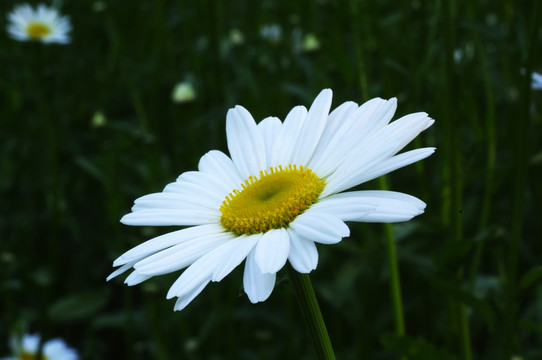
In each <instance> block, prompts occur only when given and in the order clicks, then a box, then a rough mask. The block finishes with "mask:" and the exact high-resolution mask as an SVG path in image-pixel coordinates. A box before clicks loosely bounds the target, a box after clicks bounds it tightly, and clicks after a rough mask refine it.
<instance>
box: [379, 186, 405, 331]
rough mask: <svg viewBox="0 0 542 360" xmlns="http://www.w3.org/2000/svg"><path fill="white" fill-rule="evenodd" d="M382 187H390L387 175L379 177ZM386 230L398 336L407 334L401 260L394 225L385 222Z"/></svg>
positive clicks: (383, 188) (392, 297)
mask: <svg viewBox="0 0 542 360" xmlns="http://www.w3.org/2000/svg"><path fill="white" fill-rule="evenodd" d="M379 182H380V188H381V189H382V190H387V189H388V184H387V182H386V177H385V176H381V177H380V179H379ZM384 229H385V231H386V247H387V248H388V262H389V267H390V290H391V299H392V303H393V316H394V318H395V333H396V334H397V335H398V336H403V335H405V320H404V316H403V301H402V295H401V280H400V278H399V262H398V261H397V247H396V246H395V236H394V234H393V225H392V224H384Z"/></svg>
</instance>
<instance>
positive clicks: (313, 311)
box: [288, 264, 335, 360]
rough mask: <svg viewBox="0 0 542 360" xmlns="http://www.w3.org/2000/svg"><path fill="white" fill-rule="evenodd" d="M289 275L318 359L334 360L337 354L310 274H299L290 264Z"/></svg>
mask: <svg viewBox="0 0 542 360" xmlns="http://www.w3.org/2000/svg"><path fill="white" fill-rule="evenodd" d="M288 274H289V276H290V280H291V281H292V285H293V286H294V289H295V295H296V298H297V302H298V304H299V308H300V310H301V313H302V314H303V319H304V320H305V324H307V328H308V329H309V331H310V335H311V338H312V342H313V344H314V349H315V350H316V354H317V355H318V359H322V360H331V359H333V360H334V359H335V354H334V353H333V347H332V346H331V341H330V340H329V335H328V333H327V329H326V324H325V323H324V318H323V317H322V313H321V312H320V307H319V306H318V301H317V300H316V295H315V294H314V289H313V288H312V284H311V280H310V278H309V274H301V273H298V272H297V271H295V270H294V268H292V266H291V265H290V264H288Z"/></svg>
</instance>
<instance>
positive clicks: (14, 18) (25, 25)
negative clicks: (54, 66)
mask: <svg viewBox="0 0 542 360" xmlns="http://www.w3.org/2000/svg"><path fill="white" fill-rule="evenodd" d="M8 21H9V22H8V26H7V31H8V33H9V35H10V36H11V37H12V38H13V39H15V40H20V41H41V42H43V43H46V44H49V43H58V44H67V43H69V42H70V35H69V32H70V30H71V24H70V20H69V18H68V17H67V16H60V14H59V13H58V11H57V10H56V9H54V8H52V7H48V6H46V5H44V4H39V5H38V6H37V8H36V9H33V8H32V7H31V6H30V5H28V4H22V5H18V6H16V7H15V8H14V9H13V11H12V12H11V13H9V14H8Z"/></svg>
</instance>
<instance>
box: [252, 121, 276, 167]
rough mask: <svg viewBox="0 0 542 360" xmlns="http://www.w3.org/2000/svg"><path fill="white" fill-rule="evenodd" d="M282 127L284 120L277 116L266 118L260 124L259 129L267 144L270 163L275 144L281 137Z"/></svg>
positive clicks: (266, 148) (266, 150)
mask: <svg viewBox="0 0 542 360" xmlns="http://www.w3.org/2000/svg"><path fill="white" fill-rule="evenodd" d="M281 129H282V122H281V121H280V120H279V119H278V118H276V117H268V118H265V119H263V120H262V121H260V123H259V124H258V130H260V133H261V134H262V138H263V141H264V144H265V152H266V155H267V162H268V163H269V162H270V160H271V153H272V150H273V145H274V144H275V142H276V140H277V138H278V137H279V135H280V131H281Z"/></svg>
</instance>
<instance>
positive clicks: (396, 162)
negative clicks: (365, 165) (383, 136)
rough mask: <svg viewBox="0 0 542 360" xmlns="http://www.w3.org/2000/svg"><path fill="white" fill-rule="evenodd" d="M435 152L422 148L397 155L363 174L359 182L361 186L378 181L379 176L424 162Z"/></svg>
mask: <svg viewBox="0 0 542 360" xmlns="http://www.w3.org/2000/svg"><path fill="white" fill-rule="evenodd" d="M434 152H435V148H421V149H415V150H411V151H407V152H404V153H402V154H399V155H395V156H394V157H392V158H389V159H387V160H384V161H382V162H381V163H379V164H377V165H376V166H374V167H373V168H371V170H370V171H368V172H366V173H365V174H363V176H362V177H361V178H360V179H358V181H360V184H361V183H364V182H367V181H369V180H372V179H376V178H377V177H379V176H382V175H385V174H388V173H390V172H392V171H395V170H397V169H400V168H402V167H404V166H407V165H410V164H413V163H415V162H416V161H420V160H423V159H425V158H426V157H428V156H430V155H431V154H433V153H434Z"/></svg>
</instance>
